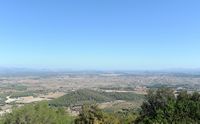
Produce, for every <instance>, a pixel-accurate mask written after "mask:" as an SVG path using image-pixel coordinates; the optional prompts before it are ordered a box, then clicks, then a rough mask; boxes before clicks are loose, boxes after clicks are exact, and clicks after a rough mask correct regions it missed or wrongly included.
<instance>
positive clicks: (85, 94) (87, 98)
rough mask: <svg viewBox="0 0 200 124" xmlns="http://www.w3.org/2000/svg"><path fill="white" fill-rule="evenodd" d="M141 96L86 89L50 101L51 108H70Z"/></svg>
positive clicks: (133, 98) (135, 98)
mask: <svg viewBox="0 0 200 124" xmlns="http://www.w3.org/2000/svg"><path fill="white" fill-rule="evenodd" d="M141 99H143V95H138V94H135V93H130V92H129V93H117V92H109V93H108V92H101V91H94V90H88V89H82V90H78V91H75V92H71V93H69V94H66V95H64V96H62V97H60V98H58V99H55V100H53V101H50V105H52V106H56V107H57V106H71V105H77V104H78V105H82V104H84V103H88V102H89V103H102V102H110V101H115V100H127V101H134V100H141Z"/></svg>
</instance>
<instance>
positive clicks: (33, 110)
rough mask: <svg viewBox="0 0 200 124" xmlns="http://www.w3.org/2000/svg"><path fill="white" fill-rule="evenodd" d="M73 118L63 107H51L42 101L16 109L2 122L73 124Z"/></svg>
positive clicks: (17, 123)
mask: <svg viewBox="0 0 200 124" xmlns="http://www.w3.org/2000/svg"><path fill="white" fill-rule="evenodd" d="M71 123H73V118H72V117H71V116H69V115H68V114H67V113H66V112H65V110H64V109H62V108H51V107H49V106H48V104H47V103H45V102H42V103H38V104H36V105H34V104H30V105H25V106H23V107H20V108H17V109H14V110H13V111H12V113H10V114H6V115H5V116H3V117H2V120H1V122H0V124H71Z"/></svg>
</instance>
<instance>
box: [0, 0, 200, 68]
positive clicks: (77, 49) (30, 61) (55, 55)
mask: <svg viewBox="0 0 200 124" xmlns="http://www.w3.org/2000/svg"><path fill="white" fill-rule="evenodd" d="M0 66H7V67H9V66H10V67H13V66H18V67H45V68H49V67H50V68H69V69H116V70H117V69H126V70H127V69H130V70H131V69H133V70H134V69H165V68H199V67H200V1H199V0H1V1H0Z"/></svg>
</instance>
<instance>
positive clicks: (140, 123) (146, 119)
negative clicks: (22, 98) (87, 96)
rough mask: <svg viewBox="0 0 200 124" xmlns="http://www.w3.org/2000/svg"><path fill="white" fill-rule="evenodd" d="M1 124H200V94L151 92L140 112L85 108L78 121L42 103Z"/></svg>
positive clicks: (15, 112)
mask: <svg viewBox="0 0 200 124" xmlns="http://www.w3.org/2000/svg"><path fill="white" fill-rule="evenodd" d="M88 92H90V91H88ZM95 95H96V94H95ZM107 96H109V95H107ZM111 96H112V95H111ZM100 98H102V99H103V98H104V97H102V96H101V97H100ZM108 98H109V97H108ZM111 98H115V97H114V96H113V97H111ZM117 98H118V97H117ZM106 99H107V97H106ZM127 99H128V98H127ZM1 123H2V124H47V123H48V124H198V123H200V94H199V93H197V92H194V93H192V94H188V93H187V91H181V92H179V93H177V94H174V91H173V90H171V89H166V88H161V89H157V90H150V91H149V92H148V94H147V95H146V96H145V100H144V102H143V104H142V106H141V109H140V110H139V111H132V110H127V111H121V112H115V113H109V112H105V111H103V110H101V109H99V108H98V105H97V104H91V105H89V104H84V105H83V106H82V110H81V112H80V113H79V115H78V116H76V117H72V116H70V115H69V114H68V113H67V112H66V111H65V109H64V108H61V107H55V106H51V104H50V106H49V104H48V103H47V102H41V103H36V104H29V105H25V106H23V107H20V108H16V109H14V110H13V111H12V113H9V114H6V115H4V116H3V117H2V119H1Z"/></svg>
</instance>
